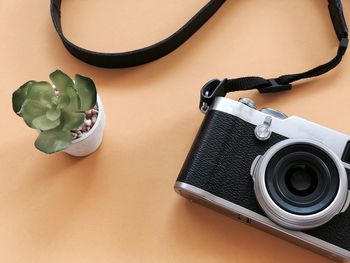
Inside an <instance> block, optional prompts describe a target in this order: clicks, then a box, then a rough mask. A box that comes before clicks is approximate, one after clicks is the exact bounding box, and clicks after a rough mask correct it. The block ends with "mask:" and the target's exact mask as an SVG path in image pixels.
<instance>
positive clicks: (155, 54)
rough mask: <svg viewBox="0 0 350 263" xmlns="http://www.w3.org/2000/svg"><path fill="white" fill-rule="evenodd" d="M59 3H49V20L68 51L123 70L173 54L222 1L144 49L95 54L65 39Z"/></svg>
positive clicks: (55, 0)
mask: <svg viewBox="0 0 350 263" xmlns="http://www.w3.org/2000/svg"><path fill="white" fill-rule="evenodd" d="M61 2H62V0H51V17H52V21H53V23H54V26H55V29H56V31H57V33H58V35H59V36H60V38H61V40H62V42H63V44H64V46H65V47H66V48H67V49H68V51H69V52H70V53H71V54H72V55H73V56H75V57H77V58H79V59H81V60H82V61H84V62H86V63H89V64H91V65H94V66H98V67H105V68H126V67H132V66H137V65H141V64H145V63H148V62H151V61H153V60H156V59H158V58H161V57H163V56H165V55H167V54H169V53H170V52H172V51H174V50H175V49H176V48H178V47H179V46H181V45H182V44H183V43H184V42H186V40H187V39H189V38H190V37H191V36H192V35H193V34H194V33H195V32H196V31H197V30H198V29H199V28H200V27H201V26H202V25H203V24H205V22H207V20H208V19H209V18H210V17H211V16H212V15H213V14H214V13H215V12H216V11H217V10H218V9H219V8H220V6H221V5H222V4H223V3H224V2H225V0H212V1H209V3H208V4H207V5H206V6H204V7H203V8H202V9H201V10H200V11H199V12H198V13H197V14H196V15H195V16H194V17H193V18H191V19H190V20H189V21H188V22H187V23H186V24H185V25H184V26H183V27H181V28H180V29H179V30H178V31H176V32H175V33H174V34H172V35H171V36H169V37H168V38H166V39H164V40H162V41H160V42H158V43H156V44H154V45H151V46H148V47H145V48H141V49H137V50H133V51H128V52H122V53H101V52H94V51H90V50H87V49H83V48H81V47H78V46H77V45H74V44H73V43H72V42H70V41H69V40H68V39H67V38H66V37H65V36H64V34H63V31H62V25H61Z"/></svg>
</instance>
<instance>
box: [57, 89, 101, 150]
mask: <svg viewBox="0 0 350 263" xmlns="http://www.w3.org/2000/svg"><path fill="white" fill-rule="evenodd" d="M97 107H98V115H97V119H96V122H95V124H94V126H93V127H92V128H91V130H89V131H88V132H85V133H83V134H82V136H81V137H80V138H78V139H75V140H73V142H72V144H71V145H70V146H69V147H68V148H67V149H66V150H64V151H63V152H65V153H68V154H69V155H72V156H76V157H84V156H87V155H90V154H92V153H93V152H95V151H96V150H97V149H98V148H99V147H100V145H101V143H102V139H103V131H104V127H105V120H106V114H105V111H104V108H103V104H102V101H101V98H100V97H99V96H97Z"/></svg>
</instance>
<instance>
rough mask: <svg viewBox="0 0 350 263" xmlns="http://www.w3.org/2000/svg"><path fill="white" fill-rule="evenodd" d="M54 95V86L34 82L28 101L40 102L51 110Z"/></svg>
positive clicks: (30, 88)
mask: <svg viewBox="0 0 350 263" xmlns="http://www.w3.org/2000/svg"><path fill="white" fill-rule="evenodd" d="M54 95H55V94H54V91H53V87H52V85H51V84H50V83H48V82H45V81H40V82H36V81H33V82H32V84H31V85H30V86H29V87H28V91H27V98H28V99H31V100H36V101H39V102H41V103H42V104H43V105H45V106H47V107H48V108H51V104H52V97H53V96H54Z"/></svg>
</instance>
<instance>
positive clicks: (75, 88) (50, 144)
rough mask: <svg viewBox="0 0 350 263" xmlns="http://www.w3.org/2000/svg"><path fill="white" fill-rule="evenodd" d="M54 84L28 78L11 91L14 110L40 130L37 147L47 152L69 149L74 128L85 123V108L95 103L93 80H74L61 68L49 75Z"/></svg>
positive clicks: (83, 78)
mask: <svg viewBox="0 0 350 263" xmlns="http://www.w3.org/2000/svg"><path fill="white" fill-rule="evenodd" d="M50 79H51V81H52V83H53V85H52V84H50V83H49V82H46V81H28V82H27V83H25V84H24V85H22V86H21V87H20V88H19V89H17V90H16V91H15V92H14V93H13V94H12V107H13V111H14V112H15V113H16V114H17V115H18V116H20V117H22V118H23V120H24V122H25V123H26V124H27V125H28V126H29V127H31V128H33V129H37V130H39V131H40V134H39V136H38V138H37V139H36V141H35V147H36V148H38V149H39V150H40V151H43V152H45V153H55V152H58V151H62V150H64V149H66V148H67V147H68V146H69V145H70V144H71V143H72V140H73V137H72V134H71V130H75V129H79V128H81V127H82V126H83V124H84V119H85V113H84V112H85V111H88V110H90V109H92V108H93V107H94V106H95V105H96V100H97V93H96V87H95V84H94V82H93V80H92V79H90V78H87V77H83V76H80V75H76V76H75V79H74V81H73V80H72V79H71V78H70V77H69V76H67V75H66V74H65V73H63V72H62V71H60V70H56V71H54V72H53V73H51V74H50Z"/></svg>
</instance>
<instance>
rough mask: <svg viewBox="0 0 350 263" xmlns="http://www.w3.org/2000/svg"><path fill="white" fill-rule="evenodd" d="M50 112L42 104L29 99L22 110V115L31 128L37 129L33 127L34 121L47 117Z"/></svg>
mask: <svg viewBox="0 0 350 263" xmlns="http://www.w3.org/2000/svg"><path fill="white" fill-rule="evenodd" d="M48 110H49V108H48V107H46V106H45V105H43V104H42V103H41V102H39V101H36V100H30V99H27V100H26V101H25V102H24V104H23V106H22V108H21V111H20V115H21V116H22V117H23V119H24V121H25V122H26V124H27V125H28V126H29V127H31V128H36V127H34V126H33V125H32V122H33V120H34V119H35V118H37V117H40V116H43V115H45V114H46V112H47V111H48Z"/></svg>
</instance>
